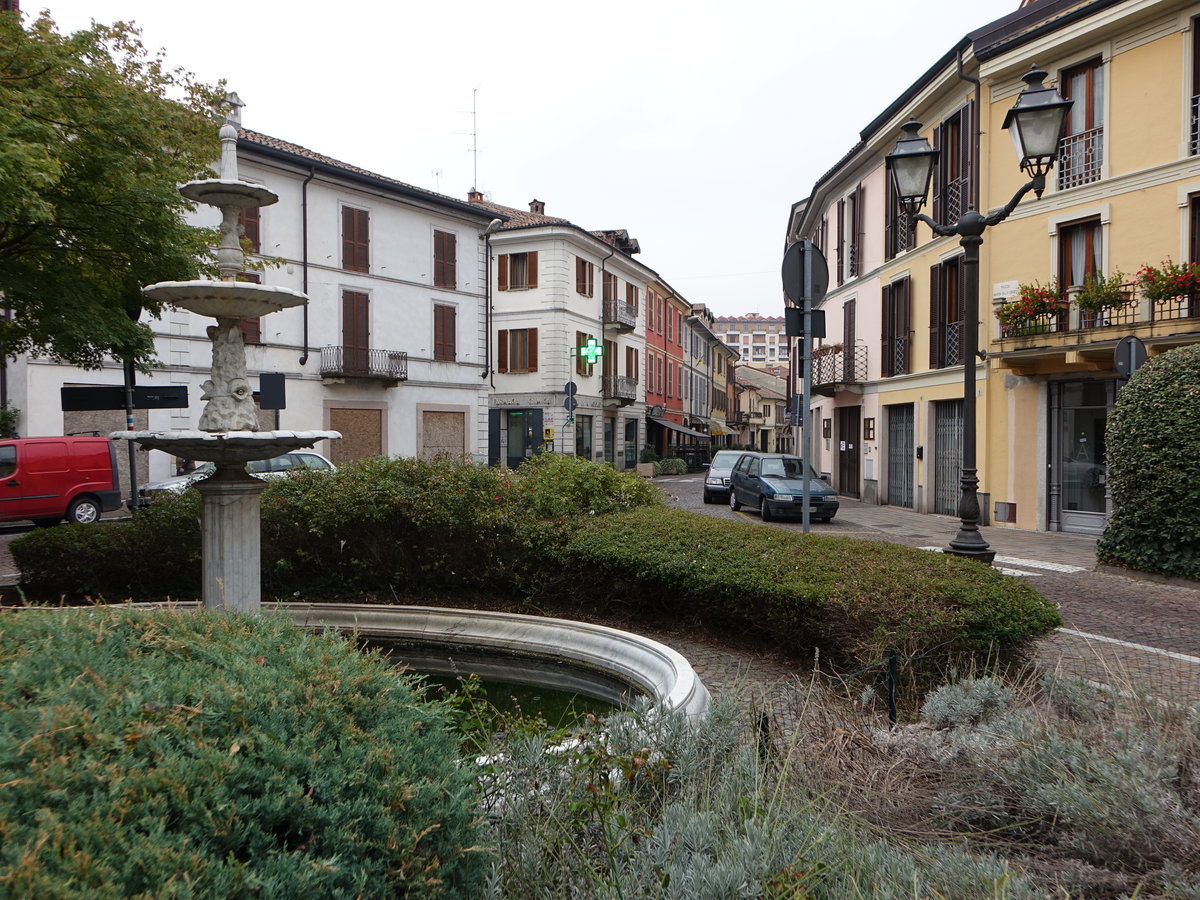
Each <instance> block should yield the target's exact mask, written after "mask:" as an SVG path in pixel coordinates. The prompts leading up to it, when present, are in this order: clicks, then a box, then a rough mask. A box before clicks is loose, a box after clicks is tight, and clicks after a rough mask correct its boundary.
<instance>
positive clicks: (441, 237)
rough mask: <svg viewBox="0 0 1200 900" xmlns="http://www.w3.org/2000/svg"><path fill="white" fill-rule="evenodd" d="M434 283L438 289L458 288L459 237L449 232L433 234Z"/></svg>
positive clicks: (435, 232)
mask: <svg viewBox="0 0 1200 900" xmlns="http://www.w3.org/2000/svg"><path fill="white" fill-rule="evenodd" d="M433 283H434V285H435V286H436V287H448V288H453V287H457V286H458V237H457V235H454V234H451V233H450V232H448V231H434V232H433Z"/></svg>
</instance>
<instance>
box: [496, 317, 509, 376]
mask: <svg viewBox="0 0 1200 900" xmlns="http://www.w3.org/2000/svg"><path fill="white" fill-rule="evenodd" d="M496 371H497V372H500V373H501V374H503V373H505V372H507V371H508V329H507V328H501V329H500V331H499V332H497V334H496Z"/></svg>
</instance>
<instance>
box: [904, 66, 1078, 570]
mask: <svg viewBox="0 0 1200 900" xmlns="http://www.w3.org/2000/svg"><path fill="white" fill-rule="evenodd" d="M1045 78H1046V73H1045V72H1043V71H1041V70H1039V69H1038V68H1037V66H1033V67H1032V68H1031V69H1030V70H1029V72H1027V73H1026V74H1025V77H1024V81H1025V85H1026V86H1025V89H1024V90H1022V91H1021V93H1020V95H1019V96H1018V97H1017V102H1016V103H1015V104H1013V107H1012V109H1010V110H1009V111H1008V114H1007V115H1006V116H1005V118H1004V127H1005V128H1006V129H1008V131H1009V134H1011V135H1012V139H1013V145H1014V146H1015V147H1016V150H1017V158H1018V159H1019V161H1020V166H1021V168H1022V169H1023V170H1024V171H1025V173H1026V174H1027V175H1029V181H1028V182H1027V183H1026V184H1024V185H1022V186H1021V188H1020V189H1019V190H1018V191H1017V192H1016V193H1015V194H1014V195H1013V198H1012V199H1011V200H1010V201H1008V203H1007V204H1005V205H1004V206H1003V207H1001V208H1000V209H998V210H996V211H995V212H993V213H991V214H990V215H986V216H985V215H982V214H980V213H979V212H978V211H977V210H975V209H974V208H969V209H968V210H967V211H966V212H965V213H963V214H962V216H961V217H960V218H959V220H958V221H957V222H955V223H953V224H941V223H939V222H935V221H934V220H933V219H931V218H929V216H927V215H925V214H923V213H922V212H921V207H922V206H924V205H925V198H926V195H927V194H928V193H929V181H930V178H931V176H932V174H933V164H934V162H935V161H936V160H937V157H938V153H939V151H937V150H935V149H933V148H932V147H930V146H929V142H928V141H927V140H926V139H925V138H923V137H921V136H920V131H921V123H920V122H918V121H917V120H916V119H910V120H909V121H908V122H906V123H905V124H904V126H903V128H902V134H901V137H900V139H899V140H898V141H897V142H896V146H895V148H894V149H893V150H892V152H891V153H889V154H888V155H887V156H886V157H885V161H886V164H887V171H888V177H889V178H891V180H892V184H893V186H894V188H895V191H896V196H897V197H898V198H899V200H900V204H901V205H902V206H903V208H904V211H905V213H906V214H907V215H908V217H909V218H910V219H913V220H915V221H920V222H924V223H925V224H926V225H928V226H929V227H930V229H931V230H932V231H933V233H934V234H935V235H939V236H942V237H949V236H952V235H957V236H958V238H959V244H960V245H961V246H962V248H963V263H962V265H963V295H964V296H963V301H964V310H963V319H964V322H963V447H962V493H961V495H960V497H959V501H958V516H959V519H961V524H960V525H959V529H958V534H957V535H955V537H954V539H953V540H952V541H950V546H949V547H947V548H946V551H945V552H947V553H952V554H954V555H956V556H965V557H968V558H970V559H977V560H979V561H980V562H985V563H991V561H992V559H993V558H994V557H995V555H996V551H994V550H992V549H991V548H990V547H988V543H987V541H985V540H984V539H983V535H981V534H980V533H979V495H978V488H979V478H978V477H977V470H976V468H975V390H976V387H975V365H976V359H977V357H978V356H979V247H980V245H981V244H982V243H983V232H984V230H985V229H987V228H988V227H989V226H991V225H998V224H999V223H1001V222H1003V221H1004V220H1005V219H1007V218H1008V216H1009V214H1010V213H1012V211H1013V210H1014V209H1016V207H1017V204H1018V203H1020V202H1021V198H1022V197H1024V196H1025V195H1026V194H1028V193H1029V192H1030V191H1033V192H1034V194H1035V195H1036V196H1038V197H1041V196H1042V191H1044V190H1045V189H1046V174H1047V173H1048V172H1049V171H1050V167H1051V166H1053V165H1054V161H1055V160H1056V159H1057V158H1058V148H1059V146H1060V145H1061V142H1062V138H1063V132H1064V131H1065V130H1066V124H1067V112H1068V111H1069V110H1070V108H1071V104H1072V101H1071V100H1066V99H1064V98H1063V97H1062V95H1061V94H1059V92H1058V91H1057V90H1055V89H1054V88H1048V87H1045V86H1043V84H1042V82H1043V81H1044V80H1045Z"/></svg>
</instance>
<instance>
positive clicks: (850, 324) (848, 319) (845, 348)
mask: <svg viewBox="0 0 1200 900" xmlns="http://www.w3.org/2000/svg"><path fill="white" fill-rule="evenodd" d="M856 305H857V303H856V301H855V300H854V298H853V297H852V298H850V299H849V300H847V301H846V302H845V303H844V304H842V378H843V380H844V381H846V382H852V381H857V380H858V379H857V377H856V375H855V371H854V339H855V335H854V325H855V321H854V320H855V306H856Z"/></svg>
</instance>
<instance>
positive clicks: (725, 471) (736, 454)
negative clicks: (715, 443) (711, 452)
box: [704, 450, 743, 503]
mask: <svg viewBox="0 0 1200 900" xmlns="http://www.w3.org/2000/svg"><path fill="white" fill-rule="evenodd" d="M742 453H743V451H741V450H721V451H718V452H717V454H716V455H715V456H713V458H712V462H710V463H709V464H708V471H707V472H706V473H705V474H704V502H705V503H716V502H717V501H718V500H720V501H724V500H728V499H729V473H730V472H732V471H733V466H734V463H736V462H737V461H738V460H739V459H740V458H741V456H742Z"/></svg>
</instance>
